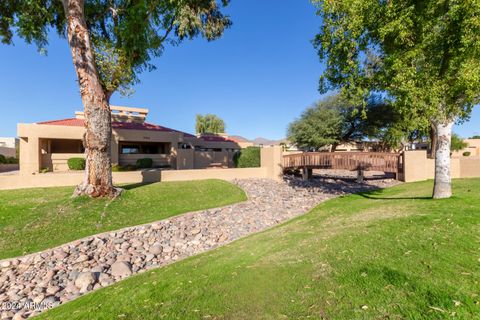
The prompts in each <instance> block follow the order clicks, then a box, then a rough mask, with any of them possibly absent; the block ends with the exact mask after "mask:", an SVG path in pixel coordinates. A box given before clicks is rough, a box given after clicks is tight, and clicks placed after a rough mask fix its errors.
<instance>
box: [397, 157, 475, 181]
mask: <svg viewBox="0 0 480 320" xmlns="http://www.w3.org/2000/svg"><path fill="white" fill-rule="evenodd" d="M403 164H404V172H403V174H402V175H401V180H402V181H405V182H414V181H422V180H428V179H433V178H434V177H435V160H434V159H429V158H427V151H425V150H418V151H406V152H404V154H403ZM450 170H451V171H450V173H451V177H452V178H474V177H480V157H471V158H470V157H464V158H453V157H452V158H451V166H450Z"/></svg>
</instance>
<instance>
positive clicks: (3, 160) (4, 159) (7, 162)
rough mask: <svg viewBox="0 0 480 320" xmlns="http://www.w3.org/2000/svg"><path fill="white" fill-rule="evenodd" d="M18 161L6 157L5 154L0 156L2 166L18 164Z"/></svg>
mask: <svg viewBox="0 0 480 320" xmlns="http://www.w3.org/2000/svg"><path fill="white" fill-rule="evenodd" d="M17 163H18V159H17V158H15V157H5V156H4V155H3V154H0V164H17Z"/></svg>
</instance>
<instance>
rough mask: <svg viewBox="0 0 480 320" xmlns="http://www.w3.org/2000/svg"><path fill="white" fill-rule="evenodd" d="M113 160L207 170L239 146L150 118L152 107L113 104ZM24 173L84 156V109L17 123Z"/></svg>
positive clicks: (228, 160) (225, 162)
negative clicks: (143, 160)
mask: <svg viewBox="0 0 480 320" xmlns="http://www.w3.org/2000/svg"><path fill="white" fill-rule="evenodd" d="M110 108H111V111H112V144H111V152H112V163H114V164H119V165H134V164H135V163H136V161H137V160H138V159H141V158H151V159H152V160H153V163H154V166H155V167H169V168H172V169H193V168H195V169H196V168H205V167H208V166H210V165H211V164H212V163H215V164H216V165H218V164H221V165H222V166H223V167H228V166H231V165H232V159H233V154H234V153H235V152H236V151H237V150H239V149H240V146H239V145H238V144H237V143H235V142H234V141H232V140H229V139H226V138H223V137H216V138H215V139H214V138H212V137H196V136H194V135H192V134H189V133H185V132H182V131H178V130H175V129H170V128H167V127H163V126H160V125H155V124H151V123H148V122H146V118H147V115H148V109H143V108H129V107H117V106H111V107H110ZM17 131H18V136H19V137H20V172H21V173H23V174H31V173H37V172H39V171H40V170H41V169H44V168H48V169H49V170H50V171H66V170H68V167H67V161H68V159H70V158H73V157H83V156H84V148H83V145H82V139H83V136H84V133H85V126H84V115H83V112H76V113H75V118H70V119H63V120H53V121H44V122H38V123H31V124H18V126H17Z"/></svg>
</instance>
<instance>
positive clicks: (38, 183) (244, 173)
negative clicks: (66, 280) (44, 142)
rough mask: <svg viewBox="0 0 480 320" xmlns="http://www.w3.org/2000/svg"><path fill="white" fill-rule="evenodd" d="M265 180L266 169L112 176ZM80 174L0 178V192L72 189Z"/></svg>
mask: <svg viewBox="0 0 480 320" xmlns="http://www.w3.org/2000/svg"><path fill="white" fill-rule="evenodd" d="M249 178H267V170H266V168H242V169H200V170H163V171H162V170H148V171H130V172H113V183H114V184H117V185H119V184H128V183H154V182H160V181H189V180H205V179H221V180H227V181H230V180H234V179H249ZM82 179H83V171H80V172H64V173H51V172H50V173H44V174H35V175H30V176H27V175H7V176H0V190H9V189H23V188H43V187H62V186H75V185H77V184H79V183H81V182H82Z"/></svg>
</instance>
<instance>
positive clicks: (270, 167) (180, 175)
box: [0, 147, 282, 190]
mask: <svg viewBox="0 0 480 320" xmlns="http://www.w3.org/2000/svg"><path fill="white" fill-rule="evenodd" d="M179 151H180V150H179ZM184 151H185V152H187V151H188V150H181V151H180V152H179V154H180V155H181V153H182V152H184ZM192 151H193V150H192ZM261 156H262V167H260V168H235V169H199V170H144V171H132V172H114V173H113V182H114V183H115V184H128V183H146V182H159V181H187V180H204V179H222V180H234V179H250V178H267V179H275V180H279V179H281V175H282V167H281V165H282V148H281V147H266V148H262V151H261ZM190 159H192V158H191V157H190ZM190 161H191V160H190ZM83 174H84V172H81V171H80V172H75V171H71V172H62V173H45V174H30V175H11V176H7V175H6V176H0V190H1V189H20V188H38V187H55V186H74V185H77V184H79V183H80V182H81V181H82V179H83Z"/></svg>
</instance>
